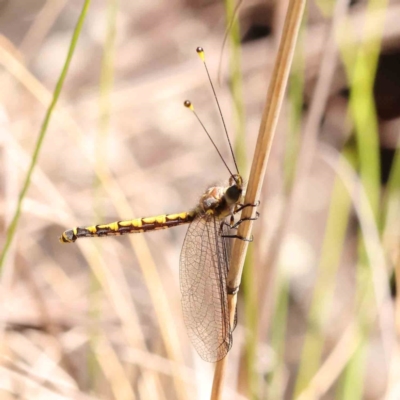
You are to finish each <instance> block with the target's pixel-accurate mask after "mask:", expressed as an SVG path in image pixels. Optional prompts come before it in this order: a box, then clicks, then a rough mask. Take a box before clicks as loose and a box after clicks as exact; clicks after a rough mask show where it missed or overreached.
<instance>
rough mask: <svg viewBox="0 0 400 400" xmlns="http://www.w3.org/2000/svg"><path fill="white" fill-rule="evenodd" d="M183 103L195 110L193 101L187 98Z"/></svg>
mask: <svg viewBox="0 0 400 400" xmlns="http://www.w3.org/2000/svg"><path fill="white" fill-rule="evenodd" d="M183 105H184V106H185V107H186V108H189V109H190V110H192V111H194V107H193V104H192V102H191V101H190V100H185V102H184V103H183Z"/></svg>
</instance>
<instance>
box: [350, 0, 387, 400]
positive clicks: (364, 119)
mask: <svg viewBox="0 0 400 400" xmlns="http://www.w3.org/2000/svg"><path fill="white" fill-rule="evenodd" d="M386 7H387V1H386V0H383V1H382V0H370V1H369V2H368V5H367V9H366V14H365V30H366V31H369V32H372V35H371V36H370V38H369V40H365V41H364V42H362V43H361V45H360V46H359V47H358V48H356V49H354V48H353V50H352V51H355V54H356V56H355V59H354V64H352V63H345V65H346V68H347V74H348V76H349V82H350V89H351V91H350V99H349V107H350V111H351V114H352V118H353V121H354V127H355V136H356V142H357V157H358V160H359V172H360V178H361V181H362V184H363V186H364V188H365V191H366V194H367V198H366V199H364V200H363V201H366V202H368V203H369V205H370V206H371V208H372V212H373V215H374V219H375V223H376V224H379V221H380V209H379V203H380V161H379V136H378V120H377V115H376V110H375V104H374V94H373V85H374V80H375V74H376V69H377V65H378V58H379V53H380V48H381V38H382V33H383V28H384V18H383V17H384V15H382V16H381V19H380V20H379V21H376V18H374V17H373V16H372V15H373V14H374V13H375V12H376V11H378V10H379V11H380V10H385V9H386ZM372 18H373V21H374V23H373V24H372ZM367 206H368V204H365V203H361V210H362V212H364V210H365V208H366V207H367ZM368 266H369V267H371V265H368V258H367V255H366V250H365V245H364V239H363V237H361V236H360V238H359V243H358V267H357V284H356V285H357V286H356V301H357V304H358V305H359V304H360V302H361V299H363V298H365V296H368V297H369V298H370V301H371V306H374V305H373V286H372V283H373V277H372V274H371V272H372V271H371V269H370V268H368ZM360 311H361V312H357V313H356V312H355V315H354V318H355V319H356V320H357V321H358V323H359V324H360V327H361V328H362V329H361V334H362V339H361V346H359V347H358V350H357V352H356V353H355V355H354V357H353V358H352V360H351V361H350V363H349V366H348V368H347V369H346V373H345V374H344V376H343V393H342V398H343V399H352V400H353V399H354V400H356V399H361V398H362V397H363V391H364V385H365V383H366V382H365V380H364V379H363V377H364V374H365V366H366V363H365V360H366V358H367V352H368V347H369V339H370V335H371V331H372V327H373V321H371V319H370V311H371V309H370V307H369V306H368V307H366V308H365V309H360ZM354 378H357V381H356V382H358V384H355V381H354Z"/></svg>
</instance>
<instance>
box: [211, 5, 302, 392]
mask: <svg viewBox="0 0 400 400" xmlns="http://www.w3.org/2000/svg"><path fill="white" fill-rule="evenodd" d="M305 3H306V1H305V0H291V1H290V2H289V4H288V11H287V14H286V19H285V25H284V28H283V34H282V39H281V42H280V45H279V49H278V54H277V57H276V61H275V66H274V70H273V73H272V78H271V82H270V86H269V89H268V94H267V99H266V104H265V109H264V112H263V116H262V120H261V125H260V130H259V135H258V139H257V144H256V150H255V153H254V159H253V164H252V167H251V172H250V177H249V183H248V188H247V192H246V197H245V203H246V204H247V203H255V202H256V201H257V200H258V198H259V195H260V192H261V187H262V183H263V181H264V175H265V170H266V168H267V161H268V156H269V154H270V151H271V146H272V140H273V137H274V133H275V129H276V125H277V122H278V116H279V111H280V109H281V105H282V102H283V97H284V94H285V89H286V85H287V81H288V77H289V71H290V66H291V63H292V59H293V53H294V48H295V45H296V40H297V36H298V32H299V28H300V23H301V20H302V17H303V12H304V7H305ZM252 213H254V210H252V207H247V208H245V209H244V210H243V214H242V218H246V217H251V214H252ZM251 229H252V221H245V222H244V223H242V224H241V225H240V227H239V229H238V235H239V236H242V237H250V235H251ZM247 246H248V242H246V241H243V240H235V243H234V244H233V249H232V258H231V259H232V263H231V267H230V270H229V274H228V286H229V287H230V288H235V287H238V286H239V285H240V281H241V276H242V269H243V264H244V260H245V256H246V250H247ZM230 297H233V298H231V299H229V305H230V308H229V310H230V315H231V319H232V317H233V314H234V313H235V307H232V305H236V299H235V297H236V295H234V296H230ZM226 360H227V357H225V358H224V359H222V360H221V361H219V362H218V363H217V366H216V369H215V374H214V382H213V389H212V394H211V399H219V398H221V393H222V382H223V375H224V371H225V363H226Z"/></svg>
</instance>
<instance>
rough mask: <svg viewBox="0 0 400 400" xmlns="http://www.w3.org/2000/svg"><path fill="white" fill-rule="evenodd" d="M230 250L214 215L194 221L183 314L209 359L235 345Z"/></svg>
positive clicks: (186, 255)
mask: <svg viewBox="0 0 400 400" xmlns="http://www.w3.org/2000/svg"><path fill="white" fill-rule="evenodd" d="M227 251H228V249H227V246H226V243H225V239H224V238H223V237H221V235H220V223H219V221H218V220H216V219H215V218H214V217H213V216H212V215H200V216H198V217H197V218H196V219H195V220H194V221H193V222H192V223H191V224H190V226H189V229H188V231H187V234H186V237H185V241H184V243H183V247H182V252H181V259H180V283H181V292H182V310H183V318H184V320H185V324H186V328H187V330H188V335H189V338H190V340H191V342H192V343H193V345H194V347H195V348H196V350H197V352H198V353H199V355H200V357H201V358H203V360H205V361H209V362H216V361H218V360H220V359H221V358H224V357H225V356H226V354H227V353H228V351H229V350H230V348H231V346H232V332H231V327H230V323H229V312H228V301H227V289H226V278H227V273H228V269H229V257H228V253H227Z"/></svg>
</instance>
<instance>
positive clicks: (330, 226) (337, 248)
mask: <svg viewBox="0 0 400 400" xmlns="http://www.w3.org/2000/svg"><path fill="white" fill-rule="evenodd" d="M331 199H332V200H331V204H330V207H329V213H328V221H327V226H326V229H325V237H324V241H323V245H322V251H321V257H320V261H319V266H318V275H317V278H316V281H315V283H314V292H313V295H312V300H311V305H310V310H309V313H308V321H307V331H306V335H305V339H304V345H303V349H302V356H301V360H300V365H299V372H298V374H297V379H296V384H295V389H294V397H295V398H297V397H298V396H299V394H300V393H301V392H303V391H304V389H305V388H306V387H307V386H308V385H309V384H310V381H311V379H312V378H313V377H314V375H315V374H316V373H317V371H318V369H319V366H320V362H321V357H322V350H323V346H324V342H325V338H324V330H325V328H326V326H327V322H328V321H327V316H329V315H330V311H331V310H330V309H331V306H332V300H333V294H334V290H335V286H336V276H337V272H338V267H339V265H340V258H341V254H342V249H343V244H344V241H345V237H346V230H347V225H348V221H349V216H350V211H351V201H350V196H349V193H348V192H347V190H346V188H345V186H344V185H343V182H342V180H341V179H340V178H336V180H335V182H334V186H333V192H332V196H331Z"/></svg>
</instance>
